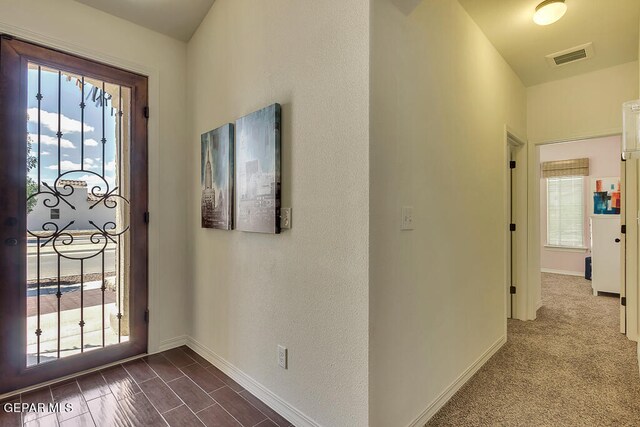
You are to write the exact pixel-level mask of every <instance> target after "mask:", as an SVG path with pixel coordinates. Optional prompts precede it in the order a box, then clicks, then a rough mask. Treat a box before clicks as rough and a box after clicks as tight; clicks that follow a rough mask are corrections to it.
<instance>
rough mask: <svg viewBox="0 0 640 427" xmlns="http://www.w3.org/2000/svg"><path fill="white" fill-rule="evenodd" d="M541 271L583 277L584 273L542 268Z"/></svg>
mask: <svg viewBox="0 0 640 427" xmlns="http://www.w3.org/2000/svg"><path fill="white" fill-rule="evenodd" d="M541 271H542V272H543V273H551V274H563V275H565V276H578V277H584V272H583V271H569V270H554V269H551V268H542V269H541Z"/></svg>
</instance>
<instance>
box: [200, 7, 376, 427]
mask: <svg viewBox="0 0 640 427" xmlns="http://www.w3.org/2000/svg"><path fill="white" fill-rule="evenodd" d="M188 69H189V76H188V98H189V118H190V122H189V129H190V132H191V133H190V137H189V139H188V147H189V148H188V152H189V156H190V168H189V170H190V172H189V188H190V192H189V203H188V207H189V221H188V222H189V233H188V239H189V241H190V242H191V250H190V259H191V261H192V262H191V265H190V268H191V269H192V270H193V272H194V276H193V298H192V301H191V305H190V311H191V314H192V317H191V321H192V324H191V325H192V335H193V338H194V339H195V340H196V342H197V343H198V345H199V346H201V347H202V348H205V349H206V350H208V351H209V352H211V353H213V354H215V355H216V356H217V357H219V358H221V359H224V360H226V361H227V362H228V363H229V364H231V365H233V366H235V367H236V368H238V369H239V370H240V371H242V372H243V373H244V374H246V375H248V376H250V377H252V378H253V379H254V380H256V381H257V382H258V383H260V384H261V385H263V386H264V387H266V388H268V389H269V390H270V391H271V392H273V393H274V394H275V395H277V396H278V397H279V398H280V399H282V400H284V401H286V402H288V403H289V404H290V405H291V406H293V407H294V408H296V409H297V410H299V411H301V412H302V413H304V414H306V416H308V417H309V418H311V419H313V420H315V421H316V422H317V423H319V424H321V425H326V426H365V425H367V424H368V412H367V408H368V405H367V390H368V382H367V372H368V363H367V352H368V257H367V251H368V232H369V220H368V216H369V212H368V208H367V206H368V203H369V196H368V189H369V188H368V173H369V172H368V171H369V163H368V153H369V129H368V123H369V119H368V117H369V114H368V109H369V77H368V76H369V2H368V1H357V0H325V1H317V2H300V1H294V0H270V1H269V2H264V1H261V0H217V1H216V2H215V3H214V5H213V7H212V9H211V11H210V12H209V14H208V16H207V17H206V18H205V20H204V21H203V23H202V25H201V26H200V28H199V29H198V31H197V32H196V34H195V36H194V38H193V39H192V40H191V41H190V43H189V46H188ZM274 102H279V103H280V104H282V107H283V109H282V117H283V134H282V172H283V175H282V183H283V188H282V197H283V206H285V207H286V206H290V207H292V208H293V229H291V230H289V231H283V233H282V234H280V235H264V234H255V233H243V232H239V231H220V230H206V229H201V228H200V209H199V206H200V195H201V194H200V175H199V174H200V171H199V167H200V160H199V156H200V142H199V141H200V134H201V133H203V132H205V131H208V130H211V129H213V128H216V127H218V126H220V125H223V124H225V123H228V122H234V121H235V119H237V118H239V117H241V116H243V115H245V114H248V113H251V112H253V111H255V110H257V109H259V108H262V107H264V106H267V105H269V104H272V103H274ZM278 344H282V345H285V346H287V347H288V349H289V362H290V364H289V369H288V370H283V369H282V368H280V367H278V365H277V360H276V346H277V345H278Z"/></svg>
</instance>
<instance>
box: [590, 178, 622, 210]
mask: <svg viewBox="0 0 640 427" xmlns="http://www.w3.org/2000/svg"><path fill="white" fill-rule="evenodd" d="M592 191H593V214H594V215H619V214H620V178H618V177H614V178H595V179H594V180H593V183H592Z"/></svg>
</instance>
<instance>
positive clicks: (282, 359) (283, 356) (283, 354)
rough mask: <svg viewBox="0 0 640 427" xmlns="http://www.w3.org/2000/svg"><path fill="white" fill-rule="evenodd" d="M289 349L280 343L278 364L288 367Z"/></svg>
mask: <svg viewBox="0 0 640 427" xmlns="http://www.w3.org/2000/svg"><path fill="white" fill-rule="evenodd" d="M288 356H289V354H288V351H287V348H286V347H284V346H281V345H278V366H280V367H281V368H284V369H287V362H288V360H287V359H288Z"/></svg>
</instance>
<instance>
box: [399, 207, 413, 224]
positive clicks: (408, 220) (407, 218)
mask: <svg viewBox="0 0 640 427" xmlns="http://www.w3.org/2000/svg"><path fill="white" fill-rule="evenodd" d="M400 230H413V206H403V207H402V225H401V226H400Z"/></svg>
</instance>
